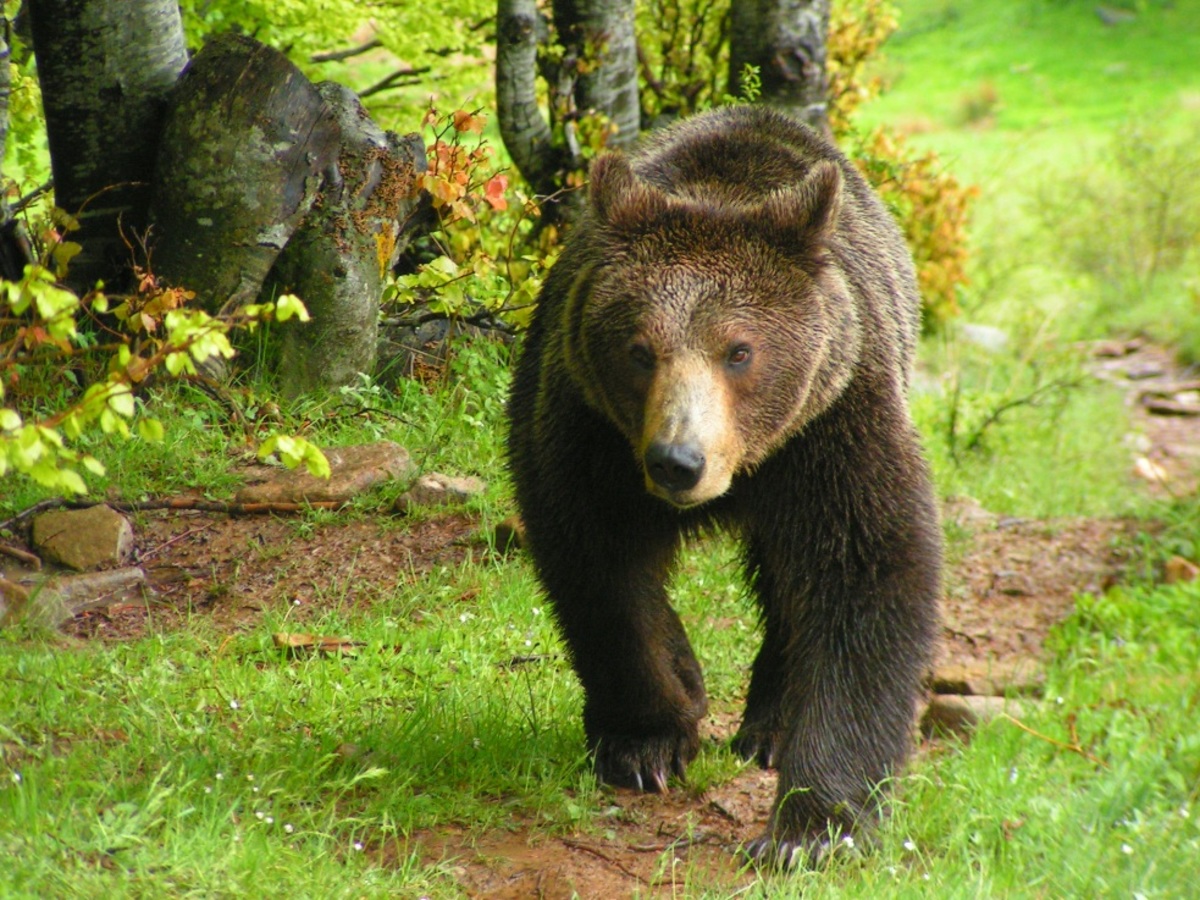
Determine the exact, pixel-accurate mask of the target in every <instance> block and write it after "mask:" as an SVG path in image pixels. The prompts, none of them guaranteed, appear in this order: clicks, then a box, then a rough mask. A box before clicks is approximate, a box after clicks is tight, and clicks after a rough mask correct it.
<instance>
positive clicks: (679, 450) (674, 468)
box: [645, 441, 704, 491]
mask: <svg viewBox="0 0 1200 900" xmlns="http://www.w3.org/2000/svg"><path fill="white" fill-rule="evenodd" d="M645 463H646V472H647V473H648V474H649V475H650V478H651V480H653V481H654V483H655V484H657V485H658V486H659V487H664V488H666V489H667V490H668V491H686V490H690V489H691V488H694V487H695V486H696V484H697V483H698V482H699V481H700V475H701V474H702V473H703V472H704V454H703V453H701V452H700V448H699V447H697V446H696V445H695V444H667V443H662V442H658V441H656V442H655V443H653V444H651V445H650V446H649V447H648V448H647V450H646V460H645Z"/></svg>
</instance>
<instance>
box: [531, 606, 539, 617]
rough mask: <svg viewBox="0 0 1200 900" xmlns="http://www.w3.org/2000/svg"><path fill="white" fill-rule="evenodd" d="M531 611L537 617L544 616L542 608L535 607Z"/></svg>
mask: <svg viewBox="0 0 1200 900" xmlns="http://www.w3.org/2000/svg"><path fill="white" fill-rule="evenodd" d="M531 611H532V612H533V614H534V615H535V616H540V615H541V614H542V608H541V607H540V606H535V607H534V608H533V609H532V610H531Z"/></svg>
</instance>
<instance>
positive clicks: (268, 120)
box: [151, 33, 339, 312]
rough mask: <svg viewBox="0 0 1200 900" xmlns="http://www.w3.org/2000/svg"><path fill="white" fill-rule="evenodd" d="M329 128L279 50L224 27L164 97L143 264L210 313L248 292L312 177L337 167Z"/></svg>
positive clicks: (302, 207)
mask: <svg viewBox="0 0 1200 900" xmlns="http://www.w3.org/2000/svg"><path fill="white" fill-rule="evenodd" d="M338 137H339V135H338V126H337V122H336V120H335V118H334V116H333V113H332V111H331V110H330V109H329V107H328V105H327V104H326V103H325V101H324V100H323V99H322V98H321V95H320V94H318V93H317V89H316V88H315V87H314V86H313V85H312V83H311V82H309V81H308V79H306V78H305V77H304V75H303V74H301V72H300V70H299V69H297V68H296V67H295V66H294V65H292V63H291V62H290V61H289V60H288V59H287V57H285V56H284V55H283V54H282V53H279V52H278V51H276V50H272V49H271V48H269V47H265V46H263V45H262V44H260V43H258V42H257V41H254V40H251V39H250V38H246V37H241V36H239V35H236V34H231V33H230V34H223V35H220V36H219V37H217V38H215V39H213V40H212V41H210V42H209V43H208V44H206V45H205V47H204V49H203V50H201V51H200V53H198V54H197V55H196V58H195V59H193V60H192V63H191V65H190V66H189V67H188V69H187V71H186V72H185V73H184V75H183V77H182V78H181V79H180V81H179V85H178V87H177V88H176V90H175V92H174V94H173V95H172V97H171V105H170V109H169V111H168V114H167V123H166V127H165V128H164V130H163V135H162V145H161V149H160V152H159V156H158V166H157V170H156V177H155V186H154V198H153V202H152V209H151V220H152V221H153V223H154V228H155V233H156V235H157V240H156V242H155V243H154V245H153V247H152V257H151V262H152V267H153V269H154V271H155V273H156V274H157V275H158V276H159V277H161V278H162V279H163V280H164V281H166V283H168V284H172V285H176V286H179V287H183V288H186V289H188V290H191V291H194V292H195V293H196V295H197V296H198V297H199V298H200V300H201V302H202V304H203V306H204V307H205V308H206V309H208V310H210V311H213V312H215V311H218V310H220V309H232V308H236V307H237V306H240V305H242V304H244V303H248V302H251V301H253V300H254V299H256V298H257V297H258V294H259V290H260V288H261V287H262V284H263V281H264V279H265V278H266V276H267V273H268V272H269V271H270V269H271V266H272V265H274V263H275V260H276V258H277V257H278V256H279V254H280V252H281V251H282V250H283V247H284V245H285V244H286V243H287V242H288V240H289V239H290V238H291V236H292V234H293V233H294V232H295V231H296V229H297V227H299V225H300V222H301V221H302V220H303V219H304V217H305V216H306V215H307V214H308V212H309V210H310V209H311V207H312V204H313V201H314V199H315V198H316V196H317V191H318V188H319V187H320V185H321V181H322V178H324V177H325V176H326V175H331V176H333V177H336V172H335V165H334V163H335V161H336V158H337V142H338Z"/></svg>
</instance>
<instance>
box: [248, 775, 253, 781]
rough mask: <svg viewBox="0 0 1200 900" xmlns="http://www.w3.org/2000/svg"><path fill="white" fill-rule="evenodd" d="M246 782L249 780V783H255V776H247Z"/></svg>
mask: <svg viewBox="0 0 1200 900" xmlns="http://www.w3.org/2000/svg"><path fill="white" fill-rule="evenodd" d="M246 780H247V781H253V780H254V776H253V775H247V776H246Z"/></svg>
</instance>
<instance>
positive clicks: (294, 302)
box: [275, 294, 312, 322]
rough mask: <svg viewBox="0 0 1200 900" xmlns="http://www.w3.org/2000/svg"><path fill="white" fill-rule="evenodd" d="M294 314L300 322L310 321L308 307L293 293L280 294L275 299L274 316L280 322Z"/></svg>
mask: <svg viewBox="0 0 1200 900" xmlns="http://www.w3.org/2000/svg"><path fill="white" fill-rule="evenodd" d="M292 316H295V317H296V318H297V319H298V320H299V321H301V322H308V321H311V318H312V317H311V316H309V314H308V308H307V307H306V306H305V305H304V301H302V300H301V299H300V298H299V297H297V296H296V295H295V294H281V295H280V297H279V299H278V300H276V301H275V318H276V319H278V320H279V321H280V322H286V321H287V320H288V319H290V318H292Z"/></svg>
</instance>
